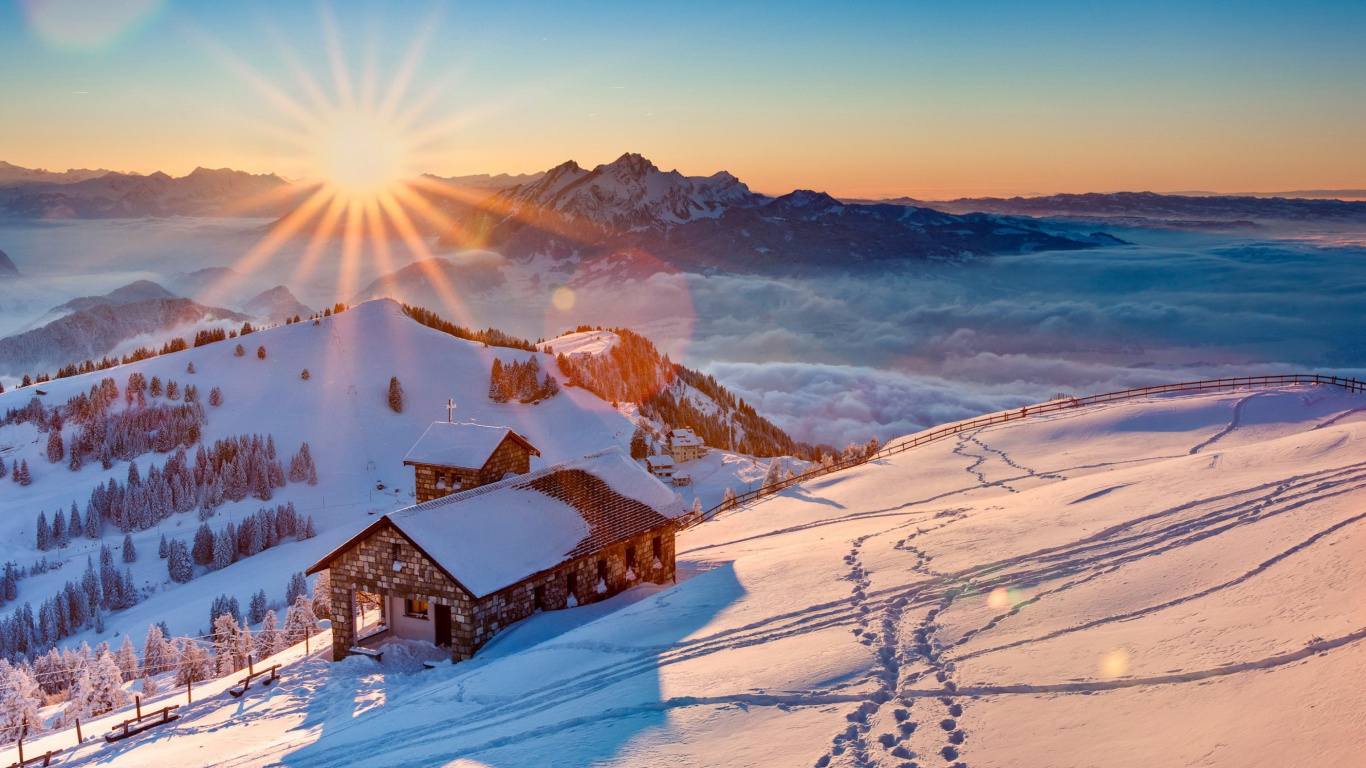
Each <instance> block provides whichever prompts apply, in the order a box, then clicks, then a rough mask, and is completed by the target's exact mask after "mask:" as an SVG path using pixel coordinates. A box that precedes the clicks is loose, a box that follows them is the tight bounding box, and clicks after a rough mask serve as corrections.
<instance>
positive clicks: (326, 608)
mask: <svg viewBox="0 0 1366 768" xmlns="http://www.w3.org/2000/svg"><path fill="white" fill-rule="evenodd" d="M313 615H314V616H316V617H317V618H319V619H322V620H327V619H331V618H332V571H331V570H326V569H325V570H323V571H322V572H321V573H319V574H318V578H317V580H316V581H314V582H313Z"/></svg>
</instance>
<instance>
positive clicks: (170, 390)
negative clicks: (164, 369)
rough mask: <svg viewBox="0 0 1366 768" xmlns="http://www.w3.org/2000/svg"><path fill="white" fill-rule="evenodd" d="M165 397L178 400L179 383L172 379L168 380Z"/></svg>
mask: <svg viewBox="0 0 1366 768" xmlns="http://www.w3.org/2000/svg"><path fill="white" fill-rule="evenodd" d="M166 399H167V400H179V399H180V385H179V384H177V383H175V382H174V381H168V382H166Z"/></svg>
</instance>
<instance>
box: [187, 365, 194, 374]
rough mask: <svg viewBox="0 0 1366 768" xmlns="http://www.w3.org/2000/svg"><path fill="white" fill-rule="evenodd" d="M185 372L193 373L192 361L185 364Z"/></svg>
mask: <svg viewBox="0 0 1366 768" xmlns="http://www.w3.org/2000/svg"><path fill="white" fill-rule="evenodd" d="M185 372H186V373H194V363H190V364H189V365H187V366H185Z"/></svg>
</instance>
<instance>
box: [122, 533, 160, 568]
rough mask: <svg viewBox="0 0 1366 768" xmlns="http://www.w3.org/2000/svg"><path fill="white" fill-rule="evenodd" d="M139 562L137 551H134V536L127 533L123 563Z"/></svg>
mask: <svg viewBox="0 0 1366 768" xmlns="http://www.w3.org/2000/svg"><path fill="white" fill-rule="evenodd" d="M163 540H164V539H163ZM137 560H138V553H137V550H135V549H133V534H131V533H125V534H124V535H123V562H125V563H135V562H137Z"/></svg>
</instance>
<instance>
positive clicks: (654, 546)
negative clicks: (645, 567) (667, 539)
mask: <svg viewBox="0 0 1366 768" xmlns="http://www.w3.org/2000/svg"><path fill="white" fill-rule="evenodd" d="M650 551H651V552H653V553H654V556H655V559H656V560H660V559H662V558H663V557H664V540H663V539H661V538H659V537H658V536H656V537H654V538H653V539H650Z"/></svg>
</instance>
